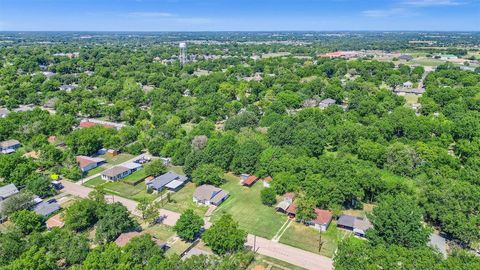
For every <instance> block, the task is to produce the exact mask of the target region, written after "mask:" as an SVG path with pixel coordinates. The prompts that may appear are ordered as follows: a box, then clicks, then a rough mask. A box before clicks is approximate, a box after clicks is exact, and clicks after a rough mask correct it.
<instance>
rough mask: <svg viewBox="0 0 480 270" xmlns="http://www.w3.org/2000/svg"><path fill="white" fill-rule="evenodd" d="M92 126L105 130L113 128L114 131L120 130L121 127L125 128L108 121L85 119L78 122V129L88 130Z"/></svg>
mask: <svg viewBox="0 0 480 270" xmlns="http://www.w3.org/2000/svg"><path fill="white" fill-rule="evenodd" d="M93 126H103V127H105V128H114V129H116V130H120V129H122V128H123V127H125V125H124V124H120V123H115V122H109V121H103V120H98V119H92V118H85V119H82V120H81V121H80V126H79V127H80V128H89V127H93Z"/></svg>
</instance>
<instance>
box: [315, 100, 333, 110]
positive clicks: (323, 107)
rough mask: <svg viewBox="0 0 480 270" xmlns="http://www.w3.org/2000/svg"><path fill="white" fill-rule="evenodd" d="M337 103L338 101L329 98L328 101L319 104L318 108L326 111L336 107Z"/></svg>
mask: <svg viewBox="0 0 480 270" xmlns="http://www.w3.org/2000/svg"><path fill="white" fill-rule="evenodd" d="M335 103H337V101H336V100H335V99H332V98H327V99H324V100H322V101H320V103H319V104H318V107H320V108H321V109H325V108H327V107H328V106H330V105H334V104H335Z"/></svg>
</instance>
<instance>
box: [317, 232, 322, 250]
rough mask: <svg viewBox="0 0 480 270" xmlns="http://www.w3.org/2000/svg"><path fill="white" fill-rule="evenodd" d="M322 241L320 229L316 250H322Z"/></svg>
mask: <svg viewBox="0 0 480 270" xmlns="http://www.w3.org/2000/svg"><path fill="white" fill-rule="evenodd" d="M322 246H323V241H322V231H320V234H319V238H318V252H320V251H322Z"/></svg>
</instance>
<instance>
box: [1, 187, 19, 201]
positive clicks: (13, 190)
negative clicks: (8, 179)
mask: <svg viewBox="0 0 480 270" xmlns="http://www.w3.org/2000/svg"><path fill="white" fill-rule="evenodd" d="M17 193H18V188H17V187H16V186H15V184H8V185H6V186H3V187H0V201H3V200H5V199H6V198H8V197H10V196H13V195H15V194H17Z"/></svg>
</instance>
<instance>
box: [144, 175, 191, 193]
mask: <svg viewBox="0 0 480 270" xmlns="http://www.w3.org/2000/svg"><path fill="white" fill-rule="evenodd" d="M174 180H177V181H180V182H185V181H187V180H188V177H186V176H185V175H179V174H176V173H174V172H167V173H165V174H162V175H160V176H158V177H155V179H153V180H152V181H151V182H149V183H148V184H147V185H148V186H149V187H152V188H153V189H160V188H162V187H164V186H166V185H167V184H168V183H170V182H172V181H174Z"/></svg>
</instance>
